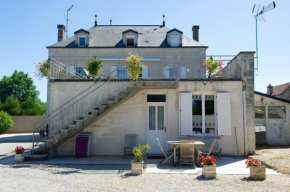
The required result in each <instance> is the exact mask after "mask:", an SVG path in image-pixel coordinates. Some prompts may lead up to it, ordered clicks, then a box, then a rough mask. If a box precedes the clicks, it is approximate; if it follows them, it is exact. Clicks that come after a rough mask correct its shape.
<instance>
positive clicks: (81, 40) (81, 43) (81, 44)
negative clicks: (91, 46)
mask: <svg viewBox="0 0 290 192" xmlns="http://www.w3.org/2000/svg"><path fill="white" fill-rule="evenodd" d="M85 46H86V37H79V47H85Z"/></svg>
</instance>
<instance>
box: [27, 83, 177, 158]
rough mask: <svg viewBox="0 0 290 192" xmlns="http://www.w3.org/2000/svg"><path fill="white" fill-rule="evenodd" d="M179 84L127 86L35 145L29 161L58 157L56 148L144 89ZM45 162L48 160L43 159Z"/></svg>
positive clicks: (169, 86) (165, 87)
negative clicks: (34, 158)
mask: <svg viewBox="0 0 290 192" xmlns="http://www.w3.org/2000/svg"><path fill="white" fill-rule="evenodd" d="M177 87H178V82H176V81H171V82H152V81H148V82H138V81H137V82H131V83H130V84H129V85H126V86H125V87H124V88H123V89H122V90H119V91H118V92H117V93H115V94H114V95H112V96H110V97H108V99H107V100H106V102H103V103H102V104H100V105H99V106H96V107H95V108H94V109H93V110H91V111H90V112H88V113H87V114H83V115H82V116H81V117H80V118H78V119H75V120H74V123H73V124H69V125H67V126H66V127H64V128H63V129H61V130H59V131H57V132H55V133H53V134H51V135H50V136H48V137H46V138H45V139H43V140H41V141H40V142H36V143H34V145H33V146H34V147H33V150H32V155H31V156H30V158H29V160H33V156H34V155H35V157H36V158H37V159H39V155H38V154H46V155H47V156H48V157H49V158H50V157H53V156H55V155H56V148H57V147H58V146H60V145H61V144H63V143H64V142H66V141H67V140H69V139H71V138H72V137H74V136H76V135H77V134H79V133H80V132H81V131H82V130H84V129H85V128H87V127H88V126H90V125H92V124H93V123H94V122H95V121H97V120H99V119H100V118H102V117H103V116H105V115H106V114H108V113H109V112H110V111H111V110H113V109H114V108H116V107H118V106H119V105H120V104H122V103H124V102H125V101H127V100H128V99H130V98H131V97H132V96H134V95H136V94H137V93H138V92H139V91H141V90H142V89H152V88H158V89H162V88H163V89H168V88H174V89H175V88H177ZM42 159H43V160H45V159H46V158H45V157H43V158H42Z"/></svg>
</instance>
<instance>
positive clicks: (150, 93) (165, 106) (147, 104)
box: [145, 91, 169, 154]
mask: <svg viewBox="0 0 290 192" xmlns="http://www.w3.org/2000/svg"><path fill="white" fill-rule="evenodd" d="M147 95H165V98H166V102H147ZM149 106H164V126H165V127H166V132H165V139H166V140H168V131H169V129H168V92H155V91H153V92H150V91H147V92H146V94H145V108H146V109H145V111H146V114H145V116H146V117H145V142H146V143H147V144H148V134H149V133H148V131H149ZM156 129H157V127H156ZM154 140H155V138H154ZM159 141H160V140H159ZM156 143H157V141H156ZM161 144H162V143H161ZM162 148H163V149H164V150H165V151H166V149H167V146H163V145H162ZM151 154H152V153H151ZM153 154H154V153H153ZM155 154H156V153H155Z"/></svg>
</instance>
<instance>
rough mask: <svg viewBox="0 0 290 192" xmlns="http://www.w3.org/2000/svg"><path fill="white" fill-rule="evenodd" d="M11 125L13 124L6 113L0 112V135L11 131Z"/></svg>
mask: <svg viewBox="0 0 290 192" xmlns="http://www.w3.org/2000/svg"><path fill="white" fill-rule="evenodd" d="M13 125H14V122H13V119H12V117H11V116H10V115H9V114H8V113H6V112H4V111H0V134H2V133H4V132H5V131H7V130H9V129H11V128H12V127H13Z"/></svg>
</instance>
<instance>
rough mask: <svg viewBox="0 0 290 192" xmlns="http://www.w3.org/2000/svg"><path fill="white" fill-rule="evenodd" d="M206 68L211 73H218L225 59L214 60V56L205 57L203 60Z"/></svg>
mask: <svg viewBox="0 0 290 192" xmlns="http://www.w3.org/2000/svg"><path fill="white" fill-rule="evenodd" d="M202 64H203V66H204V68H205V69H206V70H207V71H208V74H209V75H214V74H218V73H219V72H221V70H222V66H223V61H222V60H214V59H213V58H212V57H209V58H207V59H206V58H204V60H203V62H202Z"/></svg>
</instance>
